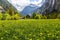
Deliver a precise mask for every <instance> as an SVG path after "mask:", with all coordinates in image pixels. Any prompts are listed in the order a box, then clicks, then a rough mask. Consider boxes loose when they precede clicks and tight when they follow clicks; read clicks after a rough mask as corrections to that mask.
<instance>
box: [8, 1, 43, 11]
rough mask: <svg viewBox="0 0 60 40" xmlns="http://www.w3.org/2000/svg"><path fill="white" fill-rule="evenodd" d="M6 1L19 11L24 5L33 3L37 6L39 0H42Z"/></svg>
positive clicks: (39, 2)
mask: <svg viewBox="0 0 60 40" xmlns="http://www.w3.org/2000/svg"><path fill="white" fill-rule="evenodd" d="M8 1H9V2H10V3H11V4H13V5H14V6H15V7H16V8H17V9H18V10H20V11H21V10H23V9H24V7H25V6H27V5H29V4H35V5H37V6H41V2H42V0H8ZM38 4H40V5H38Z"/></svg>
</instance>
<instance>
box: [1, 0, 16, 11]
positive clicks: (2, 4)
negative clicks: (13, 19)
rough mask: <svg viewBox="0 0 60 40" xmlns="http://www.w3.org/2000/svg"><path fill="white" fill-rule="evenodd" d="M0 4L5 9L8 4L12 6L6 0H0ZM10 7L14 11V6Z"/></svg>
mask: <svg viewBox="0 0 60 40" xmlns="http://www.w3.org/2000/svg"><path fill="white" fill-rule="evenodd" d="M0 6H2V7H3V8H4V9H5V10H7V9H8V8H9V6H12V4H11V3H9V2H8V1H7V0H0ZM12 7H13V9H14V10H15V11H16V8H15V7H14V6H12Z"/></svg>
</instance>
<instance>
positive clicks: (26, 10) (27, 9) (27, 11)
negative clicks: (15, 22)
mask: <svg viewBox="0 0 60 40" xmlns="http://www.w3.org/2000/svg"><path fill="white" fill-rule="evenodd" d="M37 8H38V6H36V5H33V4H30V5H28V6H26V7H25V8H24V9H23V10H22V11H21V13H22V15H27V14H29V15H31V13H33V11H34V10H35V9H37Z"/></svg>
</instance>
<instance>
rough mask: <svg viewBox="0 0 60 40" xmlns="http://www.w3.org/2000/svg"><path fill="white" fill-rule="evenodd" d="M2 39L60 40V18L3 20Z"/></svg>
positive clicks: (1, 24)
mask: <svg viewBox="0 0 60 40" xmlns="http://www.w3.org/2000/svg"><path fill="white" fill-rule="evenodd" d="M0 40H60V20H58V19H56V20H55V19H50V20H49V19H47V20H46V19H41V20H38V19H37V20H3V21H0Z"/></svg>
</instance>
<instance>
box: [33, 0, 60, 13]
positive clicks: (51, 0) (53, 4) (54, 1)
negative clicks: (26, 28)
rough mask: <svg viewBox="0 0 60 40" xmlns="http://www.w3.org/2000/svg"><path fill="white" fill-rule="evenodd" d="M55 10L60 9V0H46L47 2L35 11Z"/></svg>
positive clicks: (48, 11) (47, 11)
mask: <svg viewBox="0 0 60 40" xmlns="http://www.w3.org/2000/svg"><path fill="white" fill-rule="evenodd" d="M53 10H57V11H60V0H45V3H44V4H43V5H42V6H41V7H40V8H38V9H36V10H35V11H34V12H37V13H41V14H44V13H50V12H52V11H53Z"/></svg>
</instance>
